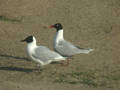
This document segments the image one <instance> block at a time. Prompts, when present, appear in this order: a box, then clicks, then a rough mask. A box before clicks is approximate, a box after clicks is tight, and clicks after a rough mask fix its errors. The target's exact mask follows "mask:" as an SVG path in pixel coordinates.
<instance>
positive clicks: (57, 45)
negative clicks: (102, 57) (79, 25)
mask: <svg viewBox="0 0 120 90" xmlns="http://www.w3.org/2000/svg"><path fill="white" fill-rule="evenodd" d="M50 28H55V29H56V30H57V32H56V36H55V40H54V49H55V51H56V52H58V53H59V54H61V55H62V56H64V57H70V56H72V55H74V54H80V53H85V54H88V53H89V52H91V51H93V50H94V49H89V48H80V47H77V46H75V45H73V44H72V43H70V42H68V41H66V40H65V39H64V36H63V26H62V25H61V24H60V23H56V24H54V25H51V26H50Z"/></svg>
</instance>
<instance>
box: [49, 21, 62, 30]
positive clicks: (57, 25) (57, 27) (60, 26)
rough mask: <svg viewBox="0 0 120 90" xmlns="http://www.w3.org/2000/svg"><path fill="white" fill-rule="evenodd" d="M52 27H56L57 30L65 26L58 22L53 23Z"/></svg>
mask: <svg viewBox="0 0 120 90" xmlns="http://www.w3.org/2000/svg"><path fill="white" fill-rule="evenodd" d="M50 28H56V30H57V31H59V30H61V29H63V26H62V25H61V24H60V23H56V24H54V25H51V26H50Z"/></svg>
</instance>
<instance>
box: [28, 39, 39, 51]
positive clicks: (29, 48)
mask: <svg viewBox="0 0 120 90" xmlns="http://www.w3.org/2000/svg"><path fill="white" fill-rule="evenodd" d="M36 47H37V45H36V39H35V38H33V42H31V43H28V44H27V51H30V52H31V50H33V49H34V48H36Z"/></svg>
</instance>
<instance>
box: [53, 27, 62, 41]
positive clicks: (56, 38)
mask: <svg viewBox="0 0 120 90" xmlns="http://www.w3.org/2000/svg"><path fill="white" fill-rule="evenodd" d="M60 40H64V36H63V29H61V30H59V31H58V32H57V33H56V37H55V42H56V43H58V42H59V41H60Z"/></svg>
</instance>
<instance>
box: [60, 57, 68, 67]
mask: <svg viewBox="0 0 120 90" xmlns="http://www.w3.org/2000/svg"><path fill="white" fill-rule="evenodd" d="M69 61H70V58H67V63H66V64H64V63H62V66H69Z"/></svg>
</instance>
